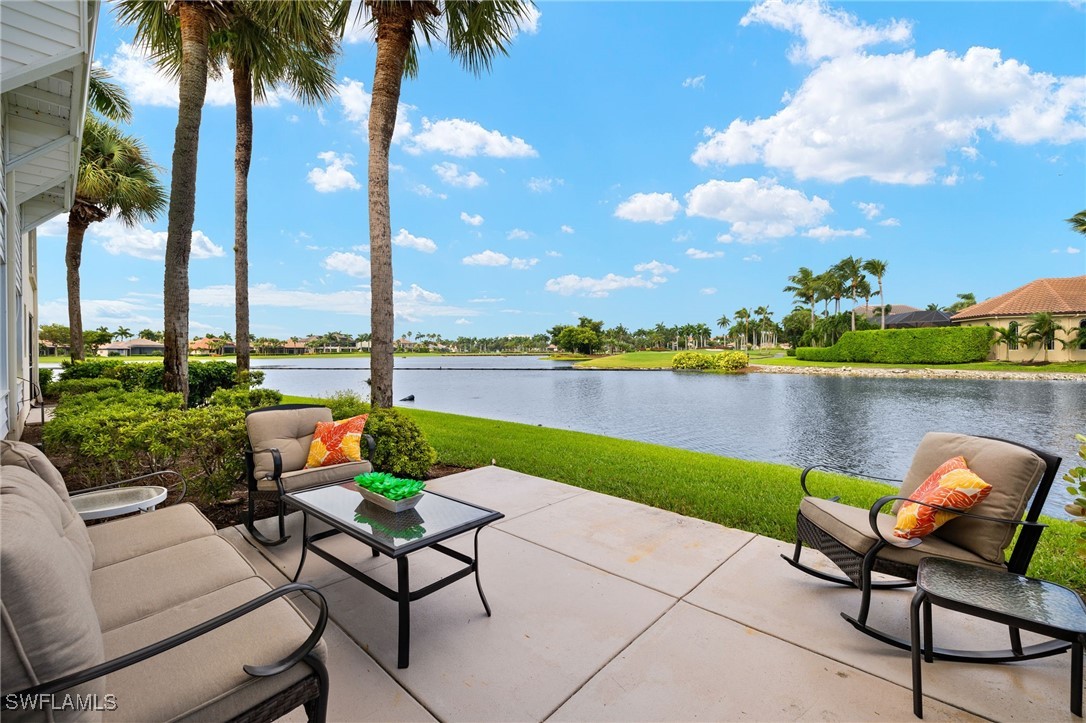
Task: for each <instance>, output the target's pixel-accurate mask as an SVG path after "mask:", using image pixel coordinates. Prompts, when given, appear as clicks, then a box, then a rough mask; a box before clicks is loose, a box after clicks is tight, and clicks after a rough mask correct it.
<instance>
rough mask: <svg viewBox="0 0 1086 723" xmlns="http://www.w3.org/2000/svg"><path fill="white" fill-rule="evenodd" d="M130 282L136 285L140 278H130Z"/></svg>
mask: <svg viewBox="0 0 1086 723" xmlns="http://www.w3.org/2000/svg"><path fill="white" fill-rule="evenodd" d="M128 280H129V281H131V282H132V283H133V284H134V283H136V282H137V281H139V280H140V277H138V276H129V277H128Z"/></svg>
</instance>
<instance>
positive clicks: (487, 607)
mask: <svg viewBox="0 0 1086 723" xmlns="http://www.w3.org/2000/svg"><path fill="white" fill-rule="evenodd" d="M482 529H483V528H481V527H480V528H479V529H477V530H475V587H476V588H477V589H478V590H479V598H480V599H481V600H482V601H483V609H484V610H486V616H487V617H488V618H489V617H490V603H488V602H487V601H486V595H484V594H483V583H482V581H481V580H479V533H480V532H482Z"/></svg>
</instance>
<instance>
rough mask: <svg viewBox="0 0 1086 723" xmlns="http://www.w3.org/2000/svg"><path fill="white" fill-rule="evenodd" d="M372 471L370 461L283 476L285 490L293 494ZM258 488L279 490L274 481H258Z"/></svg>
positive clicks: (287, 473) (269, 490) (330, 466)
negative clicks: (296, 491)
mask: <svg viewBox="0 0 1086 723" xmlns="http://www.w3.org/2000/svg"><path fill="white" fill-rule="evenodd" d="M372 471H373V465H372V464H370V463H369V460H362V461H361V462H346V463H344V464H333V465H329V466H328V467H313V468H312V469H300V470H297V471H295V472H286V473H284V474H283V489H285V490H286V491H287V492H293V491H295V490H302V489H308V488H310V487H320V486H321V485H329V484H332V483H333V482H346V481H347V480H352V479H354V478H355V477H357V476H358V475H360V474H365V473H366V472H372ZM256 487H257V489H259V490H262V491H266V492H274V491H275V490H277V489H279V488H278V487H276V486H275V482H273V481H272V480H258V481H257V485H256Z"/></svg>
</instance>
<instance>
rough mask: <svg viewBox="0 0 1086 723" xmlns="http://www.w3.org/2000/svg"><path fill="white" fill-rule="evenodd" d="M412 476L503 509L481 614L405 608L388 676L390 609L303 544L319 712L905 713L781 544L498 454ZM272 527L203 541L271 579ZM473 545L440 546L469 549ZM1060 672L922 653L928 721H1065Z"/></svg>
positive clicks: (990, 629) (894, 671)
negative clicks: (517, 466) (315, 601)
mask: <svg viewBox="0 0 1086 723" xmlns="http://www.w3.org/2000/svg"><path fill="white" fill-rule="evenodd" d="M428 486H429V489H432V490H435V491H438V492H442V493H445V494H449V495H452V496H455V497H459V498H462V499H465V500H468V501H471V502H475V503H477V504H481V505H484V506H487V507H490V508H492V509H496V510H500V511H502V512H504V513H505V519H503V520H500V521H498V522H497V523H495V524H493V525H491V526H490V527H487V528H485V529H484V530H483V532H482V533H481V535H480V538H479V546H480V559H479V565H480V574H481V577H482V584H483V588H484V590H485V591H486V595H487V598H488V600H489V601H490V605H491V607H492V609H493V611H494V615H493V617H491V618H488V617H486V614H485V612H484V610H483V607H482V604H481V603H480V601H479V597H478V594H477V592H476V590H475V585H473V584H472V582H471V581H470V580H462V581H459V582H457V583H455V584H453V585H451V586H449V587H447V588H445V589H444V590H441V591H439V592H437V593H435V594H434V595H432V596H430V597H427V598H425V599H423V600H420V601H417V602H415V603H413V604H412V605H411V618H412V628H411V665H410V667H409V668H407V669H405V670H398V669H397V668H396V619H397V618H396V606H395V603H394V602H392V601H390V600H388V599H386V598H384V597H383V596H381V595H379V594H378V593H376V592H374V591H373V590H371V589H370V588H368V587H366V586H365V585H363V584H362V583H360V582H358V581H357V580H354V579H353V578H351V577H349V576H348V575H346V574H345V573H344V572H342V571H341V570H339V569H337V568H336V567H334V566H332V565H330V564H328V563H326V562H325V561H323V560H321V559H320V558H318V557H316V556H315V555H310V556H309V557H308V559H307V561H306V565H305V568H304V570H303V571H302V575H301V580H302V581H304V582H309V583H311V584H313V585H315V586H316V587H318V588H319V589H320V590H321V591H322V592H323V593H324V595H325V596H326V597H327V599H328V603H329V607H330V614H331V621H330V623H329V625H328V628H327V631H326V633H325V640H326V641H327V643H328V646H329V670H330V673H331V700H330V707H329V719H330V720H333V721H401V720H405V721H416V720H434V719H437V720H444V721H542V720H554V721H596V720H614V721H691V720H721V721H723V720H772V721H776V720H850V721H852V720H883V721H907V720H914V718H913V715H912V697H911V675H910V667H909V665H910V664H909V656H908V653H906V652H903V651H899V650H896V649H893V648H890V647H888V646H886V645H883V644H881V643H879V642H877V641H875V640H873V639H871V638H869V637H867V636H865V635H862V634H860V633H858V632H856V631H855V630H853V628H852V627H851V626H849V625H848V624H847V623H846V622H845V621H844V620H842V619H841V617H840V615H839V613H840V611H842V610H846V611H850V612H854V611H855V608H856V606H857V604H858V600H859V594H858V592H857V591H855V590H851V589H846V588H842V587H838V586H835V585H830V584H827V583H822V582H819V581H818V580H815V579H814V578H811V577H809V576H807V575H803V574H802V573H800V572H799V571H797V570H795V569H793V568H791V567H790V566H789V565H787V564H785V563H784V562H783V561H782V560H780V559H779V557H778V556H779V554H781V553H787V552H790V551H791V545H787V544H785V543H782V542H779V541H777V540H772V539H769V538H766V537H761V536H758V535H754V534H752V533H748V532H740V531H737V530H732V529H728V528H725V527H721V526H720V525H716V524H712V523H708V522H704V521H701V520H696V519H692V518H689V517H683V516H682V515H677V514H674V513H671V512H665V511H662V510H658V509H655V508H652V507H646V506H644V505H640V504H636V503H633V502H629V501H626V500H622V499H618V498H614V497H608V496H606V495H602V494H598V493H595V492H588V491H585V490H582V489H579V488H577V487H571V486H568V485H564V484H560V483H557V482H552V481H549V480H544V479H540V478H537V477H531V476H528V475H524V474H520V473H518V472H513V471H510V470H506V469H502V468H500V467H484V468H481V469H477V470H472V471H469V472H464V473H461V474H457V475H452V476H450V477H445V478H441V479H438V480H433V481H432V482H430V483H429V485H428ZM269 522H272V521H270V520H269V521H265V523H269ZM262 524H263V523H262ZM311 529H312V528H311ZM268 531H269V532H271V529H270V525H269V529H268ZM288 532H290V533H291V534H292V537H291V539H290V540H289V541H288V542H287V543H286V544H284V545H281V546H279V547H272V548H264V547H261V546H260V545H257V544H255V543H252V542H251V541H250V539H249V538H248V536H247V535H246V534H245V533H244V531H242V530H239V529H237V528H233V529H227V530H222V531H221V532H220V534H222V536H223V537H225V538H226V539H227V540H228V541H230V542H231V543H232V544H233V545H234V546H235V547H237V548H238V549H239V550H240V551H241V552H242V553H243V554H244V555H245V556H246V558H247V559H249V560H250V562H251V563H252V564H253V566H254V567H256V569H257V570H258V571H259V572H260V574H262V575H263V576H264V577H266V578H267V579H268V580H269V582H271V583H272V584H282V583H283V582H285V581H286V580H287V578H288V577H290V576H293V574H294V571H295V569H296V568H297V565H298V560H299V555H300V537H301V518H300V515H299V514H297V513H295V514H293V515H291V516H289V517H288ZM471 542H472V537H471V535H461V536H460V537H459V538H455V539H454V540H452V541H451V542H450V543H449V546H450V547H454V548H456V549H459V550H461V551H463V552H466V553H470V547H471ZM321 544H322V546H324V547H325V548H326V549H329V550H331V551H333V552H334V553H335V554H337V555H338V556H339V557H341V559H345V560H348V561H350V562H352V563H354V564H356V565H357V566H358V567H360V568H362V569H367V570H370V571H372V574H373V576H374V577H376V578H377V579H379V580H381V581H382V582H384V583H385V584H386V585H390V586H393V587H394V586H395V577H396V566H395V565H394V564H391V561H390V560H389V558H387V557H384V556H382V557H379V558H373V557H371V556H370V552H369V548H366V547H364V546H362V545H360V544H358V543H357V542H355V541H353V540H350V539H346V538H345V537H343V536H337V537H335V538H332V539H330V540H327V541H324V542H322V543H321ZM807 554H810V555H811V559H812V560H819V561H820V564H821V565H823V566H825V568H826V569H832V566H831V565H830V563H828V562H827V561H825V560H824V558H820V557H819V556H818V555H817V553H806V552H805V555H807ZM410 559H411V581H412V588H418V587H421V586H423V585H425V584H428V583H429V582H431V581H433V580H435V579H437V578H438V577H439V576H441V575H443V574H445V573H447V572H448V571H449V570H451V569H452V567H451V566H455V565H456V564H457V563H455V562H453V561H451V560H450V559H449V558H447V557H445V556H444V555H441V554H439V553H436V552H433V551H427V550H423V551H420V552H418V553H415V554H413V555H411V558H410ZM911 597H912V591H911V590H904V591H884V592H881V593H879V594H878V595H877V596H876V598H875V603H874V604H873V612H872V622H873V623H875V624H876V625H878V626H879V627H883V628H885V629H889V630H896V631H899V632H900V633H901V634H902V635H905V634H907V615H908V603H909V600H910V599H911ZM296 603H297V604H298V605H299V607H300V608H302V609H303V611H305V612H306V613H307V614H310V615H314V614H315V610H316V608H315V607H314V606H313V605H312V604H311V603H309V602H308V601H307V600H306V599H305V598H303V597H298V598H297V599H296ZM934 626H935V632H936V636H937V637H936V640H937V642H939V643H940V644H943V645H947V646H951V647H972V648H984V647H991V648H996V647H1006V645H1007V636H1006V629H1005V628H1000V627H998V626H994V625H991V624H989V623H985V622H983V621H977V620H974V619H972V618H965V617H963V616H960V615H957V614H955V613H949V612H947V611H945V610H940V609H936V610H935V619H934ZM1024 637H1029V636H1024ZM1069 683H1070V659H1069V657H1068V654H1063V655H1060V656H1056V657H1052V658H1047V659H1044V660H1039V661H1030V662H1026V663H1018V664H1014V665H994V666H993V665H969V664H962V663H946V662H936V663H934V664H932V665H925V666H924V692H925V702H924V713H925V718H926V719H928V720H944V719H954V720H963V719H974V718H982V719H992V720H1008V721H1014V720H1022V721H1049V720H1057V721H1058V720H1079V719H1077V718H1075V717H1074V716H1072V715H1071V713H1070V711H1069V695H1070V691H1069V688H1068V686H1069ZM287 720H304V716H303V715H302V714H301V711H295V713H293V714H292V715H291V716H290V717H289V718H288V719H287Z"/></svg>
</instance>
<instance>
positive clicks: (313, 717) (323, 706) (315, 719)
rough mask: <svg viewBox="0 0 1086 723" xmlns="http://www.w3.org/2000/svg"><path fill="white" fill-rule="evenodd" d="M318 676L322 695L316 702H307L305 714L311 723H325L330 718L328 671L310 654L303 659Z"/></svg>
mask: <svg viewBox="0 0 1086 723" xmlns="http://www.w3.org/2000/svg"><path fill="white" fill-rule="evenodd" d="M302 660H304V661H305V662H306V664H308V665H309V667H310V668H312V669H313V672H314V673H316V674H317V680H318V681H319V684H320V695H319V696H318V697H317V699H316V700H310V701H306V703H305V713H306V718H307V719H308V720H309V723H324V722H325V720H327V718H328V669H327V668H326V667H324V663H322V662H321V661H320V660H319V659H318V658H317V657H316V656H315V655H313V654H312V653H310V654H309V655H306V656H305V657H304V658H302Z"/></svg>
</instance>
